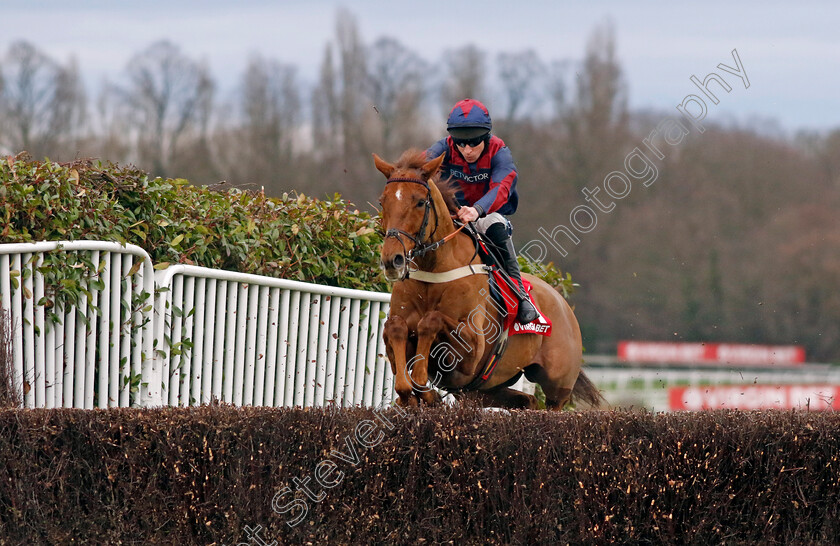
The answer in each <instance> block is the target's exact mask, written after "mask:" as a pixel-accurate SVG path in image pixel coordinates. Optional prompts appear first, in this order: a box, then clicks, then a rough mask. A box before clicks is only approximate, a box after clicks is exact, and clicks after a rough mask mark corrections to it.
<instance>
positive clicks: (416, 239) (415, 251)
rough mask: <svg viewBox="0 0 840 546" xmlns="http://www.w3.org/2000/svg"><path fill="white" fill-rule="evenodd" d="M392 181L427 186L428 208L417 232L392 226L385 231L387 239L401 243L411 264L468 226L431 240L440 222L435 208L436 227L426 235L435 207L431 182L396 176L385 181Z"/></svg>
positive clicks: (388, 182)
mask: <svg viewBox="0 0 840 546" xmlns="http://www.w3.org/2000/svg"><path fill="white" fill-rule="evenodd" d="M392 182H411V183H413V184H420V185H421V186H423V187H424V188H426V208H425V210H424V211H423V222H422V223H421V224H420V227H419V228H418V229H417V233H415V234H414V235H412V234H410V233H408V232H407V231H403V230H401V229H396V228H391V229H389V230H388V231H386V232H385V238H386V239H387V238H389V237H393V238H395V239H397V240H398V241H399V242H400V244H401V245H402V247H403V252H404V254H405V258H406V261H407V262H408V263H409V264H412V263H414V258H415V257H419V256H423V255H425V254H427V253H429V252H432V251H434V250H436V249H437V248H438V247H440V246H441V245H442V244H444V243H445V242H447V241H449V240H450V239H452V238H453V237H454V236H455V235H456V234H457V233H458V232H459V231H461V230H462V229H464V226H466V224H463V225H462V226H461V227H459V228H458V229H457V230H455V231H454V232H452V233H450V234H449V235H447V236H446V237H444V238H443V239H441V240H439V241H436V242H434V243H433V242H431V239H432V238H433V237H434V236H435V233H437V229H438V224H439V222H438V215H437V211H436V210H434V215H435V228H434V229H433V230H432V232H431V233H430V234H429V235H428V237H426V229H427V228H428V226H429V217H430V215H431V214H430V213H431V212H432V211H433V209H432V188H431V187H429V183H428V182H426V181H425V180H422V179H420V178H410V177H396V178H389V179H388V181H387V182H385V185H388V184H390V183H392ZM402 236H405V237H407V238H408V239H410V240H411V241H412V242H413V243H414V248H412V249H411V250H408V249H407V248H406V247H405V241H404V240H403V238H402ZM427 239H428V241H427ZM408 273H409V268H406V276H408Z"/></svg>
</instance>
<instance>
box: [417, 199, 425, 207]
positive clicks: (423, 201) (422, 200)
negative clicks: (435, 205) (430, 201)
mask: <svg viewBox="0 0 840 546" xmlns="http://www.w3.org/2000/svg"><path fill="white" fill-rule="evenodd" d="M425 206H426V200H425V199H420V200H419V201H417V207H418V208H419V207H425Z"/></svg>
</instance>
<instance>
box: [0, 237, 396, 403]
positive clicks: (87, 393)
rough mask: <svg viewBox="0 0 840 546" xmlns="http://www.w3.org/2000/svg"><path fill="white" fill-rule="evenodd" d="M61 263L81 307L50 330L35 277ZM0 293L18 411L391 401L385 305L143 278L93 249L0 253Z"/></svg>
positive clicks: (260, 281) (110, 252)
mask: <svg viewBox="0 0 840 546" xmlns="http://www.w3.org/2000/svg"><path fill="white" fill-rule="evenodd" d="M60 252H63V253H66V254H65V256H64V257H62V258H61V262H60V263H62V264H68V266H73V267H81V268H84V267H86V266H85V265H83V262H87V264H88V266H87V269H86V271H85V273H86V275H87V277H85V278H84V279H83V280H81V281H80V284H81V285H82V286H81V287H82V288H83V289H84V290H82V291H81V292H82V294H83V295H82V296H81V298H80V299H79V300H78V301H77V302H74V305H70V304H68V305H67V306H66V308H64V309H62V310H61V313H60V316H57V318H58V320H57V321H56V320H54V318H53V317H51V312H50V311H51V309H50V308H47V307H45V306H44V305H43V301H42V300H43V299H44V298H46V299H53V298H52V296H51V294H52V293H53V291H54V290H55V288H56V287H55V286H50V283H49V281H48V280H47V279H45V275H47V276H49V268H48V267H42V266H43V265H44V260H45V256H46V254H49V253H53V254H54V253H60ZM72 254H75V255H76V256H72ZM49 267H53V268H54V267H56V265H55V262H54V263H53V265H52V266H49ZM77 292H78V291H77ZM0 294H2V300H1V302H2V307H3V309H4V310H5V311H6V313H7V314H8V316H9V317H10V323H11V331H12V353H13V360H14V371H13V381H14V387H15V388H16V389H17V390H18V392H20V393H23V402H24V406H25V407H29V408H34V407H44V408H54V407H76V408H94V407H116V406H120V407H126V406H160V405H173V406H174V405H178V406H187V405H195V404H205V403H209V402H211V401H213V400H218V401H220V402H227V403H233V404H237V405H266V406H303V407H308V406H323V405H327V404H331V403H332V404H336V405H338V406H342V407H347V406H353V405H364V406H377V405H380V404H383V403H390V402H391V401H392V400H393V397H394V389H393V384H394V381H393V375H392V373H391V368H390V365H389V364H388V362H387V360H386V359H385V349H384V343H383V341H382V328H383V325H384V317H385V315H386V314H387V311H388V302H389V301H390V294H385V293H379V292H368V291H362V290H349V289H345V288H335V287H327V286H319V285H314V284H307V283H302V282H296V281H289V280H283V279H275V278H270V277H263V276H258V275H248V274H243V273H235V272H230V271H221V270H216V269H208V268H203V267H195V266H188V265H173V266H169V267H168V268H166V269H163V270H161V271H157V272H153V266H152V263H151V260H150V258H149V255H148V254H147V253H146V252H145V251H144V250H143V249H141V248H140V247H137V246H134V245H121V244H119V243H114V242H102V241H72V242H40V243H15V244H0ZM39 302H41V304H39Z"/></svg>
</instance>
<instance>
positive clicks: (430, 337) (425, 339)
mask: <svg viewBox="0 0 840 546" xmlns="http://www.w3.org/2000/svg"><path fill="white" fill-rule="evenodd" d="M452 322H453V321H452V319H450V318H449V317H447V316H446V315H444V314H443V313H441V312H440V311H432V312H431V313H428V314H426V315H424V316H423V318H421V319H420V322H418V323H417V354H416V355H415V357H414V359H412V363H413V365H412V368H411V382H412V383H413V384H414V388H415V389H416V390H417V392H418V395H419V396H420V398H422V399H423V401H424V402H426V403H427V404H429V405H434V404H436V403H437V402H439V401H440V396H439V395H438V394H437V392H435V390H434V387H435V386H437V385H438V383H439V382H440V376H436V377H435V378H434V379H433V380H432V384H431V386H427V385H426V383H427V382H428V381H429V354H430V353H431V351H432V343H434V341H435V339H436V338H437V336H438V334H439V333H441V332H442V331H443V330H444V328H446V326H447V324H449V323H452Z"/></svg>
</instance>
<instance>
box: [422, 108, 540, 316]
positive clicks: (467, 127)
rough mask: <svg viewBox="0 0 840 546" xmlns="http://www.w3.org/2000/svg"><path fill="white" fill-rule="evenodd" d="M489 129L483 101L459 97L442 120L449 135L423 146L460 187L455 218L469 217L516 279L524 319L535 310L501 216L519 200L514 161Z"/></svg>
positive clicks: (465, 219) (444, 175)
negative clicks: (439, 160)
mask: <svg viewBox="0 0 840 546" xmlns="http://www.w3.org/2000/svg"><path fill="white" fill-rule="evenodd" d="M491 128H492V122H491V120H490V112H488V111H487V108H486V107H485V106H484V105H483V104H482V103H480V102H479V101H477V100H475V99H464V100H461V101H459V102H458V103H457V104H455V107H454V108H452V112H450V114H449V119H448V120H447V122H446V129H447V131H448V132H449V136H447V137H446V138H443V139H441V140H439V141H438V142H436V143H435V144H433V145H432V146H431V147H430V148H429V149H428V150H426V156H427V157H429V158H435V157H438V156H439V155H441V154H443V153H445V154H446V157H444V160H443V164H442V165H441V168H440V172H441V180H446V179H447V178H449V177H452V178H453V179H454V180H455V181H456V182H457V183H458V185H459V186H460V190H459V191H458V193H457V198H458V204H459V205H461V208H460V209H459V210H458V213H457V218H458V220H460V221H461V222H464V223H467V222H474V225H475V228H476V230H477V231H479V232H480V233H483V234H484V235H486V236H487V238H488V239H489V240H490V241H491V242H492V243H493V244H494V245H495V247H496V251H497V253H498V254H499V255H500V257H501V258H502V265H503V267H504V268H505V270H506V271H507V273H508V274H509V275H510V277H511V279H513V281H514V283H515V284H516V286H512V287H511V288H513V289H514V293H516V296H517V297H518V299H519V311H518V312H517V314H516V320H517V321H519V322H520V323H522V324H527V323H529V322H531V321H533V320H535V319H536V318H537V317H539V313H538V312H537V310H536V308H535V307H534V305H533V304H532V303H531V301H530V299H529V298H528V294H527V292H526V291H525V287H524V286H523V285H522V276H521V274H520V271H519V264H518V263H517V261H516V251H515V250H514V248H513V241H511V237H510V236H511V233H512V232H513V227H512V226H511V224H510V221H509V220H508V219H507V218H506V216H509V215H511V214H513V213H514V212H516V205H517V203H518V202H519V196H518V195H517V193H516V180H517V174H516V165H514V164H513V157H512V156H511V153H510V150H509V149H508V147H507V146H505V143H504V142H503V141H502V139H500V138H499V137H497V136H494V135H491V134H490V129H491Z"/></svg>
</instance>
